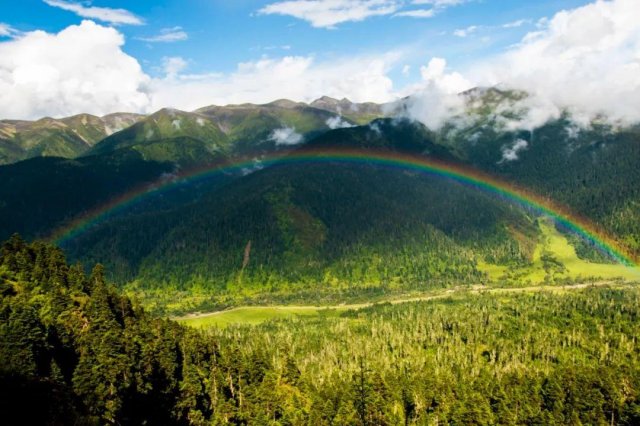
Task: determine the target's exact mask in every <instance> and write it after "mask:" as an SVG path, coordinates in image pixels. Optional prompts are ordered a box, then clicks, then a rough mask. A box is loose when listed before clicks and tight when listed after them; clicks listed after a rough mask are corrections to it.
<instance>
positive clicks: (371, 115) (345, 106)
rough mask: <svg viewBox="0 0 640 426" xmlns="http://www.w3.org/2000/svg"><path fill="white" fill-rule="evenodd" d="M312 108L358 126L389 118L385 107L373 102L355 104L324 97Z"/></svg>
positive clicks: (313, 103) (315, 102) (312, 103)
mask: <svg viewBox="0 0 640 426" xmlns="http://www.w3.org/2000/svg"><path fill="white" fill-rule="evenodd" d="M309 105H310V106H312V107H314V108H318V109H323V110H326V111H331V112H333V113H334V114H337V115H339V116H342V117H345V118H346V119H348V120H351V121H353V122H354V123H358V124H367V123H368V122H370V121H373V120H375V119H376V118H382V117H385V116H387V115H388V114H386V113H385V107H384V105H381V104H376V103H373V102H364V103H354V102H351V101H350V100H349V99H347V98H343V99H341V100H338V99H334V98H330V97H328V96H323V97H321V98H318V99H316V100H315V101H313V102H311V103H310V104H309Z"/></svg>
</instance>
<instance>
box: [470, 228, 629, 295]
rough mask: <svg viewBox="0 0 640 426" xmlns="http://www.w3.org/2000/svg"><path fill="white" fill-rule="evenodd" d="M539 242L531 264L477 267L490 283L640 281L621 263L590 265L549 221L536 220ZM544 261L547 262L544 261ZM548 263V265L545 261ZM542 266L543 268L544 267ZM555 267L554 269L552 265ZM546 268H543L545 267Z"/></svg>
mask: <svg viewBox="0 0 640 426" xmlns="http://www.w3.org/2000/svg"><path fill="white" fill-rule="evenodd" d="M539 226H540V231H541V233H542V235H541V242H540V243H539V244H538V246H537V247H536V249H535V251H534V254H533V261H532V264H531V265H529V266H527V267H522V268H508V267H506V266H499V265H492V264H487V263H482V262H481V263H480V264H479V268H480V269H481V270H482V271H483V272H485V273H487V275H488V276H489V278H490V279H492V280H494V281H498V280H502V279H504V278H506V277H507V275H509V276H511V277H517V279H518V280H520V281H522V282H526V281H529V282H531V283H541V282H544V281H546V280H547V279H548V278H554V279H562V278H570V279H579V278H581V277H582V278H590V277H593V278H602V279H613V278H622V279H625V280H631V281H637V280H640V269H638V268H637V267H636V268H631V267H628V266H625V265H621V264H609V263H594V262H589V261H586V260H583V259H580V258H579V257H578V255H577V254H576V250H575V248H574V247H573V246H572V245H571V244H570V243H569V241H568V240H567V238H566V237H565V236H564V235H562V234H561V233H560V232H559V231H558V230H557V229H556V228H555V226H554V225H553V223H551V222H550V221H545V220H540V221H539ZM545 258H546V259H547V262H545ZM549 261H551V262H549ZM545 263H546V265H545ZM554 265H555V266H554ZM545 266H546V268H545Z"/></svg>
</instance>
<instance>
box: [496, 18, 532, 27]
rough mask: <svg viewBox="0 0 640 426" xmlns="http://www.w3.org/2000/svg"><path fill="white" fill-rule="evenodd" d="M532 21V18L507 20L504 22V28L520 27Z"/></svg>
mask: <svg viewBox="0 0 640 426" xmlns="http://www.w3.org/2000/svg"><path fill="white" fill-rule="evenodd" d="M530 23H531V20H530V19H518V20H517V21H513V22H507V23H506V24H503V25H502V28H520V27H521V26H523V25H525V24H530Z"/></svg>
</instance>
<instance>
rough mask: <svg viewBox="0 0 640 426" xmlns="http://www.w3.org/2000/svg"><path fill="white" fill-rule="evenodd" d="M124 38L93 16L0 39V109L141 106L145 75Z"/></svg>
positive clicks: (33, 112)
mask: <svg viewBox="0 0 640 426" xmlns="http://www.w3.org/2000/svg"><path fill="white" fill-rule="evenodd" d="M123 44H124V37H123V36H122V35H121V34H120V33H119V32H118V31H117V30H115V29H113V28H107V27H103V26H101V25H98V24H95V23H94V22H92V21H83V22H82V23H81V24H79V25H72V26H69V27H67V28H66V29H64V30H62V31H60V32H59V33H57V34H48V33H45V32H44V31H33V32H28V33H24V34H22V35H20V36H17V37H16V38H14V39H12V40H8V41H5V42H2V43H0V111H2V114H3V116H4V117H5V118H36V117H42V116H46V115H56V116H61V115H71V114H76V113H79V112H88V113H93V114H107V113H110V112H114V111H141V110H144V108H145V107H146V106H147V105H148V104H149V101H150V98H149V93H148V91H147V90H148V84H149V81H150V79H149V77H148V76H147V75H146V74H145V73H144V72H143V71H142V68H141V67H140V64H139V63H138V61H137V60H136V59H135V58H133V57H131V56H129V55H127V54H126V53H124V52H123V51H122V49H121V46H122V45H123Z"/></svg>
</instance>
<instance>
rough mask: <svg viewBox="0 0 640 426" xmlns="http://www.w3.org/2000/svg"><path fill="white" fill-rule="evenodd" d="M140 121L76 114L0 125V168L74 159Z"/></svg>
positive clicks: (134, 117) (119, 116)
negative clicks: (43, 159) (31, 161)
mask: <svg viewBox="0 0 640 426" xmlns="http://www.w3.org/2000/svg"><path fill="white" fill-rule="evenodd" d="M141 118H142V116H141V115H138V114H129V113H116V114H110V115H107V116H104V117H96V116H94V115H90V114H79V115H74V116H72V117H67V118H61V119H54V118H48V117H47V118H42V119H40V120H37V121H20V120H2V121H0V164H9V163H13V162H16V161H19V160H24V159H27V158H32V157H64V158H74V157H77V156H78V155H81V154H83V153H85V152H86V151H87V150H89V149H90V148H91V147H92V146H93V145H95V144H96V143H97V142H98V141H100V140H102V139H103V138H105V137H106V136H108V135H110V134H112V133H114V132H116V131H119V130H122V129H124V128H126V127H129V126H130V125H132V124H133V123H135V122H137V121H139V120H140V119H141Z"/></svg>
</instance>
